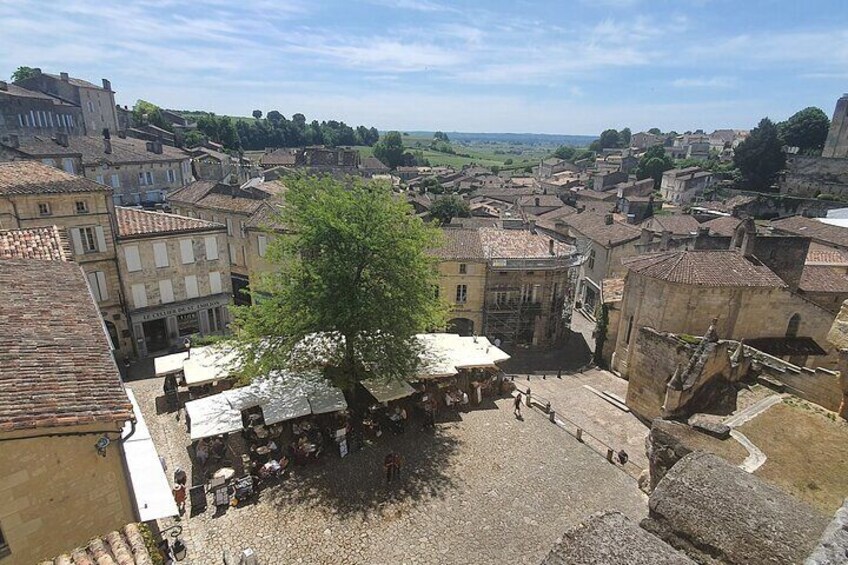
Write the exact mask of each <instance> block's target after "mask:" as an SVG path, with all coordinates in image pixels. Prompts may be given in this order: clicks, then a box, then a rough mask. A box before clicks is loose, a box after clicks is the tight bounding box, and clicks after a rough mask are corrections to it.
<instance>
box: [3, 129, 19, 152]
mask: <svg viewBox="0 0 848 565" xmlns="http://www.w3.org/2000/svg"><path fill="white" fill-rule="evenodd" d="M8 139H9V140H8V141H7V142H6V145H8V146H9V147H11V148H12V149H17V148H18V147H20V146H21V142H20V139H19V138H18V136H17V135H16V134H14V133H11V134H9V138H8Z"/></svg>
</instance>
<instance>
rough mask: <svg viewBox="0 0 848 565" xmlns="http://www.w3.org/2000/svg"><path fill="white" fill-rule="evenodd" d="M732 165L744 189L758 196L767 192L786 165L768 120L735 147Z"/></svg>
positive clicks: (774, 126)
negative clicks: (737, 171) (740, 178)
mask: <svg viewBox="0 0 848 565" xmlns="http://www.w3.org/2000/svg"><path fill="white" fill-rule="evenodd" d="M733 164H734V165H736V166H737V167H738V168H739V173H740V175H741V176H742V180H743V181H744V183H745V185H746V186H745V188H747V189H749V190H755V191H760V192H764V191H768V190H770V189H771V187H772V185H773V184H774V182H775V181H776V180H777V176H778V174H780V171H782V170H783V168H784V166H785V165H786V154H785V153H784V152H783V140H781V138H780V135H779V133H778V131H777V126H776V125H775V124H774V123H773V122H772V121H771V120H770V119H768V118H763V119H762V120H760V123H759V124H758V125H757V127H755V128H754V129H753V130H751V135H749V136H748V138H747V139H746V140H745V141H743V142H742V143H740V144H739V145H738V146H737V147H736V150H735V151H734V153H733Z"/></svg>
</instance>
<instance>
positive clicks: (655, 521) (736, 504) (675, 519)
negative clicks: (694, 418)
mask: <svg viewBox="0 0 848 565" xmlns="http://www.w3.org/2000/svg"><path fill="white" fill-rule="evenodd" d="M829 521H830V519H829V517H828V516H825V515H823V514H822V513H820V512H819V511H818V510H816V509H814V508H812V507H811V506H809V505H807V504H805V503H803V502H801V501H799V500H797V499H795V498H793V497H791V496H790V495H788V494H786V493H784V492H782V491H780V490H779V489H777V488H776V487H774V486H772V485H770V484H768V483H766V482H765V481H763V480H762V479H759V478H757V477H755V476H754V475H751V474H749V473H747V472H745V471H743V470H742V469H739V468H738V467H735V466H734V465H731V464H730V463H728V462H727V461H725V460H723V459H721V458H720V457H717V456H715V455H710V454H707V453H702V452H695V453H690V454H689V455H687V456H685V457H684V458H683V459H681V460H680V461H678V462H677V464H676V465H674V467H672V469H671V470H670V471H669V472H668V473H667V474H666V475H665V477H664V478H663V479H662V480H661V481H660V482H659V484H658V485H657V488H656V490H654V492H653V493H652V494H651V497H650V500H649V516H648V518H646V519H645V520H643V521H642V527H643V528H645V529H646V530H648V531H649V532H651V533H653V534H655V535H657V536H658V537H659V538H661V539H662V540H664V541H665V542H667V543H669V544H670V545H672V546H673V547H676V548H677V549H680V550H682V551H684V552H685V553H686V554H687V555H689V557H691V558H692V559H694V560H695V561H697V562H699V563H723V564H728V565H735V564H739V565H742V564H746V565H747V564H751V563H770V564H774V565H782V564H785V565H790V564H795V563H802V562H803V561H804V559H805V558H806V557H807V556H808V555H809V554H810V553H811V552H812V551H813V549H814V548H815V547H816V545H817V542H818V539H819V536H820V535H821V533H822V532H823V531H824V529H825V528H826V527H827V525H828V522H829Z"/></svg>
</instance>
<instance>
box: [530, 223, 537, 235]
mask: <svg viewBox="0 0 848 565" xmlns="http://www.w3.org/2000/svg"><path fill="white" fill-rule="evenodd" d="M530 233H536V220H530Z"/></svg>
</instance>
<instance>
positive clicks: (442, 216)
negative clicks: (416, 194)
mask: <svg viewBox="0 0 848 565" xmlns="http://www.w3.org/2000/svg"><path fill="white" fill-rule="evenodd" d="M430 215H431V216H433V217H434V218H436V219H438V220H439V223H441V224H449V223H450V221H451V220H452V219H453V218H467V217H468V216H470V215H471V213H470V211H469V209H468V202H466V201H465V200H464V199H463V198H461V197H460V196H457V195H456V194H451V195H450V196H445V197H444V198H439V199H438V200H436V201H435V202H433V204H432V205H430Z"/></svg>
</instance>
